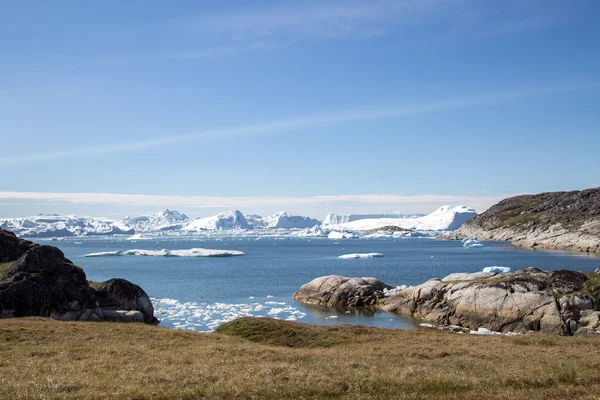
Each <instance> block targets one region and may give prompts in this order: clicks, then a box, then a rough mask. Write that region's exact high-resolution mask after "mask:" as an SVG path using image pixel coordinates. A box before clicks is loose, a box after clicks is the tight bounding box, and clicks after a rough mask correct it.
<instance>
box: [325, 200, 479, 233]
mask: <svg viewBox="0 0 600 400" xmlns="http://www.w3.org/2000/svg"><path fill="white" fill-rule="evenodd" d="M476 215H477V211H475V210H474V209H472V208H470V207H465V206H457V207H451V206H443V207H440V208H438V209H437V210H436V211H434V212H432V213H431V214H428V215H425V216H421V217H412V218H367V219H358V220H355V221H349V222H343V223H340V224H330V225H329V228H330V229H335V230H350V231H375V230H377V229H381V228H383V227H386V226H397V227H399V228H404V229H410V230H416V231H452V230H456V229H458V228H460V226H461V225H462V224H463V223H465V222H466V221H468V220H469V219H471V218H473V217H475V216H476ZM330 220H331V218H330ZM326 221H327V218H326ZM323 225H325V222H324V223H323Z"/></svg>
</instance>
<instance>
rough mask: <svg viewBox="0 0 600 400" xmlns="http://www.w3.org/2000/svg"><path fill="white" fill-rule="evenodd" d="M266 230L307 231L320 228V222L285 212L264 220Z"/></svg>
mask: <svg viewBox="0 0 600 400" xmlns="http://www.w3.org/2000/svg"><path fill="white" fill-rule="evenodd" d="M264 224H265V227H266V228H271V229H306V228H312V227H314V226H318V225H320V224H321V223H320V222H319V220H316V219H313V218H310V217H302V216H299V215H289V214H288V213H286V212H285V211H281V212H278V213H277V214H273V215H271V216H269V217H266V218H265V219H264Z"/></svg>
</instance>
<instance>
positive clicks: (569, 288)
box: [294, 268, 600, 335]
mask: <svg viewBox="0 0 600 400" xmlns="http://www.w3.org/2000/svg"><path fill="white" fill-rule="evenodd" d="M587 280H588V277H587V276H586V275H584V274H582V273H580V272H576V271H568V270H560V271H553V272H547V271H542V270H540V269H537V268H526V269H523V270H519V271H515V272H507V273H485V272H477V273H473V274H468V273H464V274H451V275H449V276H447V277H445V278H443V279H437V278H436V279H430V280H428V281H427V282H425V283H423V284H421V285H418V286H414V287H410V288H407V289H403V290H391V289H394V286H391V285H387V284H385V283H383V282H381V281H379V280H378V279H375V278H346V277H341V276H336V275H332V276H325V277H321V278H317V279H315V280H313V281H311V282H309V283H307V284H305V285H303V286H302V287H301V288H300V289H299V290H298V292H296V293H295V294H294V299H296V300H297V301H301V302H305V303H310V304H316V305H322V306H328V307H356V306H372V307H374V308H378V309H380V310H383V311H387V312H392V313H398V314H402V315H408V316H412V317H415V318H418V319H421V320H424V321H428V322H433V323H436V324H440V325H455V326H461V327H465V328H468V329H471V330H477V329H478V328H487V329H489V330H492V331H497V332H517V333H526V332H530V331H537V332H544V333H551V334H557V335H574V334H585V333H600V322H599V318H600V312H599V311H598V306H599V303H598V298H597V297H596V296H595V295H594V294H593V293H588V290H587V289H588V288H587V287H586V281H587ZM390 290H391V291H390Z"/></svg>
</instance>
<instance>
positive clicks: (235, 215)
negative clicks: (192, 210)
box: [181, 210, 252, 232]
mask: <svg viewBox="0 0 600 400" xmlns="http://www.w3.org/2000/svg"><path fill="white" fill-rule="evenodd" d="M251 228H252V227H251V226H250V224H249V223H248V221H247V220H246V217H244V215H243V214H242V213H241V212H240V211H238V210H233V211H228V212H224V213H221V214H217V215H213V216H212V217H207V218H200V219H195V220H192V221H191V222H189V223H188V224H187V225H185V226H184V227H183V228H182V229H181V230H182V231H183V232H199V231H205V230H217V229H222V230H226V229H251Z"/></svg>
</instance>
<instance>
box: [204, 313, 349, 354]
mask: <svg viewBox="0 0 600 400" xmlns="http://www.w3.org/2000/svg"><path fill="white" fill-rule="evenodd" d="M335 331H336V329H335V328H327V327H321V326H313V325H300V324H295V323H292V322H288V321H281V320H276V319H271V318H240V319H236V320H235V321H231V322H228V323H226V324H223V325H221V326H220V327H218V328H217V330H216V331H215V333H217V334H222V335H229V336H237V337H241V338H244V339H246V340H250V341H252V342H257V343H264V344H270V345H276V346H287V347H331V346H335V345H337V344H340V343H343V342H344V341H345V340H344V339H343V338H342V337H340V336H339V335H336V334H334V332H335Z"/></svg>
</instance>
